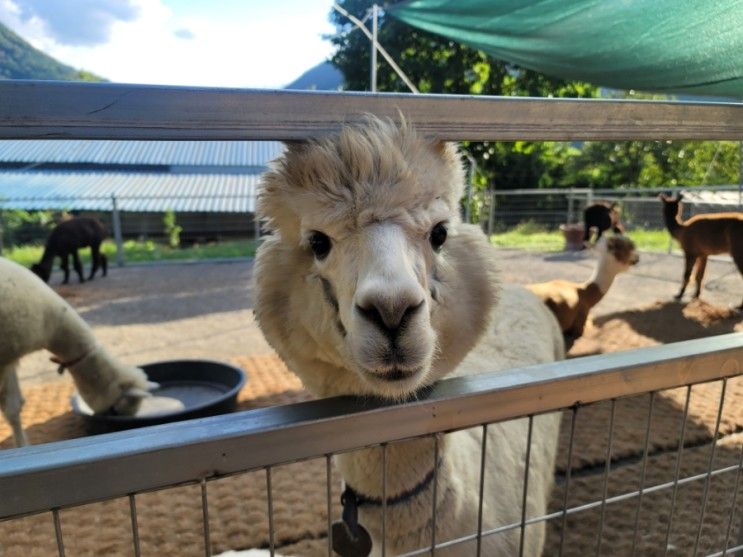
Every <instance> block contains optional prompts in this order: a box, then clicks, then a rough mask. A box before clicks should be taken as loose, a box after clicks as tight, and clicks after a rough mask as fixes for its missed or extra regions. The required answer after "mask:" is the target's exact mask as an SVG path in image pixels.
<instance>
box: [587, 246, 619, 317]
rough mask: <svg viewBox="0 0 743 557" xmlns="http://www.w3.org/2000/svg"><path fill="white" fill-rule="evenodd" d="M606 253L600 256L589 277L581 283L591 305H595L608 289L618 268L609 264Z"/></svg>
mask: <svg viewBox="0 0 743 557" xmlns="http://www.w3.org/2000/svg"><path fill="white" fill-rule="evenodd" d="M608 257H610V256H608V255H605V256H603V257H602V258H601V260H600V261H599V263H598V265H596V268H595V269H594V271H593V274H592V275H591V278H590V279H588V281H586V282H585V283H584V284H583V289H584V291H585V292H586V293H587V294H588V302H589V305H590V306H591V307H593V306H594V305H596V304H597V303H598V302H599V300H601V298H603V297H604V296H605V295H606V293H607V292H608V291H609V288H610V287H611V285H612V283H613V282H614V277H616V276H617V272H618V270H617V269H616V268H615V266H614V265H609V264H608V263H609V261H608Z"/></svg>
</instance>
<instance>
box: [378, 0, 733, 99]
mask: <svg viewBox="0 0 743 557" xmlns="http://www.w3.org/2000/svg"><path fill="white" fill-rule="evenodd" d="M385 9H386V11H387V13H388V14H390V15H392V16H394V17H396V18H398V19H400V20H401V21H404V22H406V23H408V24H409V25H412V26H414V27H418V28H420V29H424V30H426V31H430V32H432V33H437V34H439V35H444V36H445V37H448V38H450V39H452V40H454V41H457V42H461V43H465V44H467V45H469V46H471V47H474V48H477V49H480V50H482V51H484V52H486V53H487V54H489V55H490V56H492V57H494V58H497V59H499V60H504V61H506V62H510V63H513V64H518V65H519V66H522V67H524V68H530V69H532V70H537V71H539V72H542V73H545V74H548V75H551V76H554V77H561V78H565V79H574V80H581V81H588V82H590V83H593V84H594V85H601V86H604V87H613V88H617V89H639V90H644V91H657V92H662V93H686V94H692V95H716V96H724V97H736V98H743V0H411V1H407V2H402V3H400V4H395V5H392V6H387V7H386V8H385Z"/></svg>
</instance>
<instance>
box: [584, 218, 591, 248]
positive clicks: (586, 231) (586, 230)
mask: <svg viewBox="0 0 743 557" xmlns="http://www.w3.org/2000/svg"><path fill="white" fill-rule="evenodd" d="M590 239H591V227H590V225H589V224H588V222H586V223H585V224H584V225H583V243H584V244H586V243H587V242H588V241H589V240H590Z"/></svg>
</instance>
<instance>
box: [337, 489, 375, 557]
mask: <svg viewBox="0 0 743 557" xmlns="http://www.w3.org/2000/svg"><path fill="white" fill-rule="evenodd" d="M341 504H342V505H343V520H338V521H336V522H334V523H333V551H335V552H336V553H337V554H338V555H340V556H341V557H367V555H369V553H371V549H372V540H371V536H370V535H369V532H367V531H366V528H364V527H363V526H362V525H361V524H359V508H358V504H357V502H356V494H355V493H354V492H353V490H352V489H350V488H346V489H345V491H344V492H343V494H342V495H341Z"/></svg>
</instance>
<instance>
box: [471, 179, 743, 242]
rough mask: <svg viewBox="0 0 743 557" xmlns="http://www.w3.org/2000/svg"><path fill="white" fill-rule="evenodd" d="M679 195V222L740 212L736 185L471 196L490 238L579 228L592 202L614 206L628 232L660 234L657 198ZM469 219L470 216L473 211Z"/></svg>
mask: <svg viewBox="0 0 743 557" xmlns="http://www.w3.org/2000/svg"><path fill="white" fill-rule="evenodd" d="M679 192H682V193H683V195H684V203H683V215H682V216H683V218H684V219H688V218H690V217H692V216H694V215H698V214H702V213H719V212H726V211H743V189H741V187H740V186H738V185H731V186H709V187H695V188H634V189H631V188H624V189H615V190H592V189H587V188H580V189H579V188H567V189H528V190H493V191H486V192H483V193H481V194H476V195H475V199H476V200H475V203H477V207H476V208H477V212H476V216H475V218H474V219H473V220H474V221H475V222H479V224H480V225H481V226H482V228H483V229H484V230H485V231H486V232H488V233H490V234H494V233H498V232H504V231H506V230H509V229H511V228H514V227H516V226H518V225H522V224H524V223H533V224H536V225H539V226H540V227H542V228H544V229H546V230H557V229H558V228H559V226H560V225H563V224H580V223H582V222H583V211H584V210H585V208H586V207H588V206H589V205H591V204H593V203H597V202H601V201H604V202H615V201H616V202H618V203H619V206H620V208H621V220H622V223H623V224H624V225H625V228H627V229H628V230H633V229H647V230H660V229H663V228H665V223H664V221H663V213H662V211H661V204H660V202H659V201H658V195H659V194H661V193H665V194H671V193H674V194H675V193H679ZM473 213H474V211H473Z"/></svg>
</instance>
